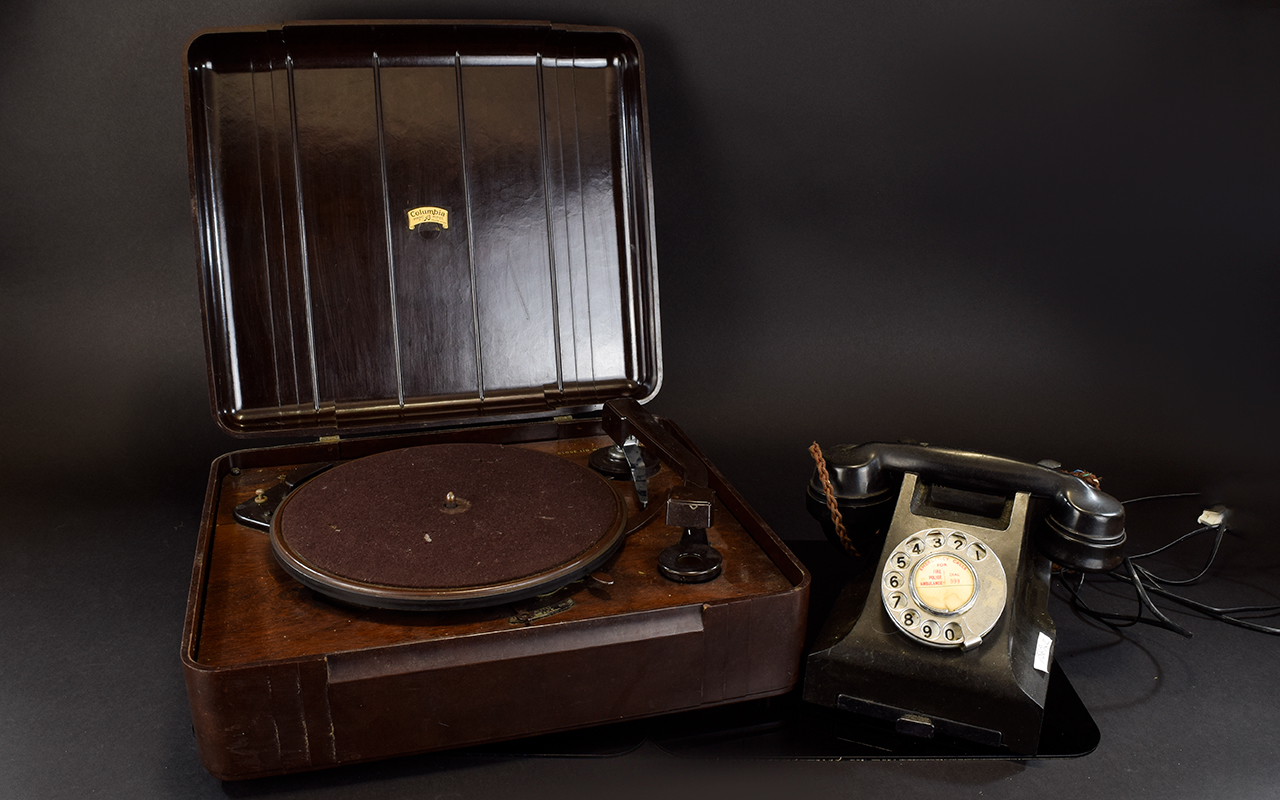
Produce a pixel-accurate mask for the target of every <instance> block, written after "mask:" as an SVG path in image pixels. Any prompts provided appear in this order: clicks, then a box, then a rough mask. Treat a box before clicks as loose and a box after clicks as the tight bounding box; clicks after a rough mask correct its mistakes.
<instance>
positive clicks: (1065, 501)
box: [809, 443, 1125, 572]
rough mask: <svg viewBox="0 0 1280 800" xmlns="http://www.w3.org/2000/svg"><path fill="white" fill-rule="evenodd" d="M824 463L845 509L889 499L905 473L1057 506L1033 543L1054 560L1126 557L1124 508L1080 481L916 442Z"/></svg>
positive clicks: (848, 450) (840, 454)
mask: <svg viewBox="0 0 1280 800" xmlns="http://www.w3.org/2000/svg"><path fill="white" fill-rule="evenodd" d="M826 460H827V468H828V472H829V474H830V478H831V485H832V489H833V491H834V493H835V497H836V501H837V503H839V504H840V506H841V507H847V506H853V507H856V506H863V505H867V504H870V503H875V502H878V501H880V500H882V499H884V498H885V497H886V496H890V493H891V492H892V490H893V489H894V488H895V486H896V485H897V483H898V481H899V480H900V477H901V473H904V472H911V473H914V474H916V475H919V476H920V478H921V479H923V480H925V481H933V482H939V483H945V484H946V485H950V486H956V487H958V488H966V489H975V490H983V489H986V490H992V489H995V490H1004V491H1021V492H1027V493H1029V494H1032V495H1034V496H1037V497H1044V498H1048V499H1049V500H1050V501H1051V503H1052V506H1051V509H1050V511H1049V512H1048V514H1047V517H1046V521H1045V525H1044V526H1043V529H1042V530H1039V531H1037V533H1036V535H1035V537H1034V538H1035V540H1036V545H1037V547H1039V549H1040V550H1041V551H1042V552H1043V553H1044V554H1045V555H1046V556H1048V557H1049V559H1050V560H1051V561H1053V562H1055V563H1058V564H1061V565H1063V566H1066V567H1070V568H1072V569H1078V570H1082V571H1086V572H1105V571H1108V570H1112V569H1115V568H1116V567H1118V566H1119V565H1120V563H1121V561H1122V560H1123V558H1124V557H1123V553H1122V550H1123V547H1124V541H1125V531H1124V506H1122V505H1121V504H1120V502H1119V501H1118V500H1116V499H1115V498H1114V497H1112V496H1111V495H1109V494H1106V493H1105V492H1102V491H1101V490H1099V489H1096V488H1094V487H1093V486H1090V485H1089V484H1088V483H1085V482H1084V481H1083V480H1082V479H1080V478H1079V477H1077V476H1075V475H1070V474H1067V473H1065V472H1059V471H1058V470H1054V469H1050V468H1048V467H1043V466H1040V465H1038V464H1028V463H1025V462H1022V461H1015V460H1013V459H1009V458H1002V457H1000V456H991V455H985V454H981V453H971V452H967V451H964V450H952V449H949V448H945V447H933V446H927V445H915V444H885V443H872V444H863V445H856V446H854V445H841V446H839V447H833V448H831V449H830V450H829V451H828V452H827V453H826ZM815 490H816V494H815ZM822 492H823V487H822V486H821V484H820V483H818V480H817V477H816V476H815V478H814V479H813V480H811V481H810V482H809V495H810V497H820V496H821V494H822Z"/></svg>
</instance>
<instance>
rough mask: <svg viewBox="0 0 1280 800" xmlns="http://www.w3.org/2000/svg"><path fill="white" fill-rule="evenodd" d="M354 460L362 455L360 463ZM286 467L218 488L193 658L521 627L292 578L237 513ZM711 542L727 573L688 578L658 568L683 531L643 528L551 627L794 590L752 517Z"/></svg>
mask: <svg viewBox="0 0 1280 800" xmlns="http://www.w3.org/2000/svg"><path fill="white" fill-rule="evenodd" d="M608 442H609V440H608V438H607V437H598V436H597V437H588V438H570V439H562V440H555V441H550V442H536V443H529V444H525V445H522V446H524V447H529V448H531V449H536V450H540V451H543V452H550V453H557V454H560V455H561V456H562V457H563V458H565V459H567V460H569V461H570V462H572V463H575V464H582V465H585V464H586V461H587V458H588V456H589V455H590V454H591V452H592V451H593V450H594V449H596V448H597V447H600V446H602V445H606V444H608ZM353 463H354V462H353ZM282 469H284V467H262V468H250V469H243V470H241V471H240V474H239V475H231V474H227V475H224V476H223V477H222V479H221V488H220V490H219V493H218V500H217V503H218V510H217V523H216V527H215V528H214V530H213V532H212V543H211V548H210V554H209V562H208V570H209V571H208V578H207V585H206V588H205V594H204V607H203V609H202V614H201V622H200V641H199V647H198V649H197V651H196V652H195V653H193V659H194V660H195V661H196V662H198V663H200V664H202V665H207V666H224V665H228V664H239V663H246V662H258V661H272V660H280V659H289V658H297V657H300V656H308V655H323V654H326V653H331V652H335V651H341V650H350V649H359V648H364V647H370V646H379V645H387V644H400V643H405V642H421V641H435V640H439V639H450V638H455V637H459V636H465V635H471V634H476V633H482V632H495V631H497V632H500V631H505V630H511V629H512V625H511V623H510V622H509V620H510V618H511V617H512V615H513V614H514V613H515V612H514V609H513V608H512V606H510V605H508V604H502V605H499V606H497V607H496V608H494V609H491V610H483V609H482V610H476V611H461V612H449V613H440V612H424V613H419V612H396V611H382V610H373V609H356V608H353V607H349V606H342V605H339V604H334V603H331V602H329V601H327V600H325V599H322V598H319V597H317V596H315V595H313V593H312V592H311V591H310V590H309V589H307V588H305V587H304V586H302V585H301V584H299V583H297V582H296V581H294V580H293V579H292V578H290V577H289V576H288V575H287V574H286V573H285V572H284V570H282V569H281V568H280V567H279V565H277V564H276V562H275V559H274V558H272V556H271V548H270V542H269V539H268V537H267V534H265V533H263V532H261V531H255V530H253V529H251V528H246V527H244V526H242V525H239V524H237V523H236V522H235V520H234V519H233V518H232V516H231V512H232V509H234V508H235V506H236V505H237V504H238V503H241V502H243V501H244V500H246V499H248V498H250V497H252V496H253V493H254V490H255V489H258V488H262V487H264V486H267V485H270V484H271V483H272V482H273V481H274V480H275V479H276V476H277V475H278V474H279V473H280V471H281V470H282ZM672 480H673V476H672V474H671V471H670V470H669V469H665V468H664V469H663V470H662V472H660V473H659V474H658V475H657V476H655V477H654V478H653V479H651V485H652V486H653V488H654V490H655V491H656V492H661V491H663V490H664V489H666V488H668V487H669V486H670V485H671V484H672ZM624 498H625V502H626V503H627V505H628V508H629V509H630V513H631V514H633V515H634V514H638V513H639V507H638V505H637V504H636V500H635V495H634V492H627V493H624ZM718 510H720V511H721V513H719V514H718V515H717V525H716V527H714V528H712V529H710V530H709V531H708V538H709V539H710V541H711V542H712V543H713V544H714V545H715V546H716V547H717V548H718V549H720V550H721V551H722V552H723V553H724V555H725V574H724V575H723V576H722V577H721V578H719V579H717V580H715V581H712V582H710V583H705V584H694V585H678V584H674V583H672V582H671V581H668V580H666V579H664V578H662V577H661V576H660V575H659V574H658V572H657V558H658V553H659V552H661V551H662V549H663V548H665V547H667V546H669V545H671V544H673V543H675V542H676V541H677V540H678V539H679V538H680V531H679V530H677V529H675V528H671V527H669V526H667V525H663V524H661V522H660V521H659V522H655V523H653V524H651V525H649V526H648V527H646V528H644V529H642V530H640V531H638V532H637V533H635V534H633V535H632V536H631V537H630V538H629V539H628V541H627V543H626V545H625V546H624V548H623V550H622V552H620V553H619V554H618V555H617V556H616V557H615V558H614V559H612V560H611V561H610V562H609V563H607V564H606V565H605V566H604V567H603V570H604V571H605V572H607V573H608V574H609V575H610V576H611V577H613V579H614V584H613V585H612V586H608V587H590V586H586V585H576V586H574V587H570V591H569V592H568V593H567V594H568V596H571V597H572V598H573V600H574V606H573V608H571V609H569V610H567V611H564V612H561V613H559V614H556V615H554V616H552V617H548V618H547V619H546V620H545V622H540V623H536V624H538V625H546V624H552V623H562V622H568V621H572V620H582V619H590V618H593V617H599V616H607V615H613V614H621V613H631V612H636V611H649V610H655V609H662V608H669V607H672V606H680V605H688V604H699V603H711V602H723V601H725V600H728V599H733V598H735V597H739V596H741V595H742V594H743V593H744V592H745V593H750V594H771V593H777V592H786V591H789V590H790V589H791V588H792V580H791V579H789V578H788V577H787V575H786V574H784V573H783V571H782V569H781V568H780V567H779V566H778V565H776V564H774V562H773V560H772V559H771V558H770V555H769V554H768V553H766V552H765V551H764V550H762V549H761V548H760V546H759V545H757V544H756V542H755V541H754V540H753V539H752V537H751V536H750V534H748V533H747V531H746V530H745V529H744V528H743V526H742V524H741V523H740V522H739V521H738V520H737V519H736V518H735V517H734V516H733V514H731V513H728V512H727V510H725V509H724V508H723V506H721V507H720V509H718Z"/></svg>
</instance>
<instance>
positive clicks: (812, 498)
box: [804, 444, 1125, 755]
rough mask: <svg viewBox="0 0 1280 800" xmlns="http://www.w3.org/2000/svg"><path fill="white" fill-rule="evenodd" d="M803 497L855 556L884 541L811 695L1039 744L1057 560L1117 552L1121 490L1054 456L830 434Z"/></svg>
mask: <svg viewBox="0 0 1280 800" xmlns="http://www.w3.org/2000/svg"><path fill="white" fill-rule="evenodd" d="M824 462H825V463H824ZM808 496H809V508H810V511H811V513H813V515H814V516H815V517H817V518H818V519H819V520H821V521H822V522H823V527H824V529H825V530H826V531H827V534H828V536H829V537H831V538H832V540H833V541H835V542H836V544H837V545H838V546H840V547H841V548H842V549H844V550H845V551H846V552H848V553H849V554H850V555H852V556H854V557H855V563H856V561H857V560H859V559H867V560H868V563H870V562H869V559H870V558H871V557H872V556H873V555H874V548H877V547H879V548H880V553H879V559H878V562H877V563H876V566H875V570H874V572H873V573H872V575H871V577H870V579H869V580H864V581H860V582H859V581H854V582H852V583H850V584H849V586H848V588H846V590H845V592H844V594H842V595H841V598H840V600H839V601H837V604H836V607H835V609H834V610H833V611H832V614H831V616H830V617H829V618H828V620H827V622H826V625H825V626H824V628H823V630H822V633H821V634H820V636H819V639H818V641H817V644H816V648H815V650H814V651H813V652H812V653H810V655H809V657H808V663H807V666H806V673H805V681H804V699H805V700H806V701H808V702H810V703H815V704H818V705H822V706H828V707H833V708H837V709H841V710H843V711H848V712H852V713H854V714H858V715H860V716H861V717H864V718H873V719H877V720H881V721H883V723H884V724H888V725H892V726H893V727H894V728H895V729H896V730H897V731H898V732H900V733H902V734H906V735H911V736H921V737H934V736H949V737H955V738H958V739H965V740H970V741H975V742H979V743H981V744H984V745H989V746H992V747H1002V748H1007V749H1008V750H1009V751H1011V752H1012V753H1015V754H1025V755H1031V754H1034V753H1035V752H1036V748H1037V746H1038V744H1039V740H1040V728H1041V722H1042V718H1043V713H1044V701H1045V693H1046V690H1047V688H1048V683H1049V667H1050V664H1051V659H1052V653H1053V644H1054V641H1055V636H1056V631H1055V628H1054V625H1053V620H1052V619H1051V618H1050V617H1049V613H1048V599H1049V579H1050V568H1051V567H1050V562H1051V561H1052V562H1054V563H1057V564H1061V565H1063V566H1066V567H1069V568H1071V569H1075V570H1083V571H1090V572H1094V571H1105V570H1110V569H1114V568H1115V567H1116V566H1118V565H1119V564H1120V562H1121V560H1122V555H1121V549H1122V547H1123V545H1124V540H1125V533H1124V508H1123V507H1122V506H1121V505H1120V503H1119V502H1118V501H1116V500H1115V499H1114V498H1112V497H1111V496H1110V495H1107V494H1104V493H1103V492H1101V491H1100V490H1098V489H1097V488H1095V487H1094V486H1092V485H1090V484H1089V483H1087V482H1086V481H1085V480H1084V479H1083V478H1082V477H1079V476H1078V475H1074V474H1068V473H1065V472H1061V471H1059V470H1057V469H1054V468H1051V467H1049V466H1043V465H1039V464H1028V463H1023V462H1020V461H1014V460H1011V459H1007V458H1000V457H997V456H990V455H982V454H979V453H970V452H965V451H960V450H950V449H946V448H941V447H932V446H926V445H914V444H864V445H859V446H851V445H843V446H839V447H834V448H832V449H830V450H829V451H827V452H826V453H825V459H824V460H820V461H819V467H818V469H817V470H816V471H815V474H814V477H813V479H812V480H811V481H810V482H809V490H808ZM832 505H834V506H835V507H836V509H837V510H838V511H839V512H840V515H839V516H840V519H841V520H842V521H843V525H841V524H840V523H838V522H836V521H835V520H833V517H832V515H831V506H832ZM845 525H847V531H846V530H845V528H844V526H845Z"/></svg>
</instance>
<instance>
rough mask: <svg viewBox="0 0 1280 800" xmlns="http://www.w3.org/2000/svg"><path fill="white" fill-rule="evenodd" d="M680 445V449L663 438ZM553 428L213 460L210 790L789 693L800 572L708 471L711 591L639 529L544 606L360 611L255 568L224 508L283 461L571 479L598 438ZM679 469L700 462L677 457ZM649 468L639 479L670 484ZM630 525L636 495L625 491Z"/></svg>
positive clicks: (803, 584) (251, 549)
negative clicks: (685, 575) (443, 452)
mask: <svg viewBox="0 0 1280 800" xmlns="http://www.w3.org/2000/svg"><path fill="white" fill-rule="evenodd" d="M668 428H669V430H670V431H671V433H672V434H673V435H674V436H676V437H677V438H678V439H679V441H681V442H682V444H683V446H685V447H689V448H692V444H691V443H689V442H688V441H687V440H686V439H684V438H683V436H682V435H681V434H680V433H679V431H678V429H675V428H674V427H673V426H669V425H668ZM609 441H610V440H609V438H608V437H607V436H604V435H603V433H602V431H601V430H600V427H599V422H598V421H590V420H586V421H569V422H562V423H540V424H533V425H520V426H501V427H490V428H478V429H473V430H455V431H446V432H438V433H424V434H415V435H408V436H398V437H384V438H380V439H362V440H354V441H349V442H348V441H345V440H344V441H339V442H335V443H320V444H315V445H296V446H287V447H281V448H270V449H263V450H248V451H241V452H238V453H232V454H230V455H228V456H225V457H223V458H222V459H219V460H218V461H217V462H216V463H215V464H214V468H213V471H212V474H211V476H210V484H209V494H208V498H207V503H206V509H205V518H204V522H203V524H202V531H201V537H200V543H199V545H198V550H197V554H196V564H195V570H194V576H193V581H192V587H191V596H190V599H189V603H188V611H187V620H186V627H185V631H184V637H183V665H184V669H185V673H186V679H187V688H188V695H189V698H190V702H191V711H192V718H193V721H194V725H195V731H196V737H197V741H198V742H199V747H200V752H201V756H202V758H203V759H204V762H205V766H206V767H207V768H208V769H209V770H210V771H211V772H212V773H213V774H215V775H217V776H218V777H222V778H228V779H232V778H247V777H252V776H258V775H267V774H275V773H282V772H292V771H297V770H305V769H315V768H318V767H323V766H328V765H332V764H341V763H349V762H353V761H364V760H369V759H374V758H384V757H387V756H391V755H397V754H404V753H412V752H422V751H428V750H439V749H444V748H450V747H461V746H465V745H469V744H479V743H485V742H493V741H499V740H502V739H511V738H517V737H522V736H527V735H531V734H536V733H547V732H552V731H558V730H567V729H572V728H578V727H583V726H587V725H595V724H600V723H604V722H614V721H619V720H625V719H634V718H639V717H646V716H652V715H654V714H661V713H666V712H670V711H678V710H684V709H694V708H703V707H709V706H715V705H720V704H723V703H728V702H735V701H740V700H746V699H750V698H754V697H767V696H771V695H776V694H781V693H784V692H786V691H788V690H790V689H791V688H792V687H793V686H794V685H795V682H796V680H797V678H798V670H799V656H800V649H801V646H802V644H803V638H804V629H805V617H806V611H807V606H808V593H809V576H808V573H807V572H806V571H805V570H804V568H803V567H802V566H801V565H800V564H799V562H798V561H797V560H796V559H795V557H794V556H792V555H791V553H790V552H789V551H787V549H786V548H785V547H784V546H783V545H782V543H781V542H780V541H779V540H778V539H777V537H776V536H775V535H774V534H773V532H772V531H770V530H769V529H768V528H767V527H765V526H764V524H763V523H762V522H761V521H760V520H759V518H758V517H756V516H755V514H754V513H753V512H752V511H751V510H750V508H749V507H747V506H746V504H745V503H744V502H743V501H742V499H741V497H739V496H738V495H737V493H736V492H735V491H734V490H733V489H732V488H731V487H729V486H728V484H726V483H725V482H724V479H723V477H722V476H720V474H719V473H718V472H716V471H715V470H714V469H711V468H710V465H706V466H707V468H708V470H709V472H708V477H709V484H710V487H711V489H712V490H713V491H715V493H716V498H717V514H716V524H715V526H714V527H713V528H711V529H710V530H708V532H707V533H708V538H709V539H710V541H711V542H712V543H713V544H714V545H715V546H716V547H717V548H718V549H719V550H720V551H721V553H723V554H724V564H725V567H724V571H723V573H722V574H721V575H720V576H719V577H718V578H716V579H715V580H713V581H710V582H708V583H702V584H677V583H673V582H671V581H669V580H666V579H664V578H662V577H660V576H659V574H658V572H657V569H656V565H657V557H658V553H659V552H661V551H662V549H663V548H665V547H668V546H669V545H670V544H672V543H673V542H674V541H676V540H677V539H678V538H679V531H678V530H677V529H674V528H671V527H669V526H667V525H664V524H662V523H660V522H654V523H651V524H650V525H648V526H647V527H645V528H642V529H641V530H639V531H638V532H636V533H634V534H632V536H631V537H630V538H628V540H627V541H626V542H625V543H624V545H623V547H622V549H621V551H619V553H618V554H617V555H616V556H615V557H614V558H613V559H612V560H611V561H609V562H608V563H607V564H606V565H605V567H604V568H603V570H602V571H603V572H605V573H607V574H608V575H609V576H610V578H611V579H612V583H611V584H609V585H601V584H599V583H594V582H591V581H589V580H584V581H581V582H579V583H575V584H571V585H570V586H568V587H565V588H564V589H562V590H561V591H559V592H556V593H555V594H553V595H551V596H549V597H543V598H533V599H531V600H528V601H521V602H518V603H515V604H503V605H500V606H495V607H493V608H487V609H478V610H470V611H457V612H451V613H445V612H401V611H385V610H370V609H359V608H355V607H351V606H344V605H339V604H335V603H332V602H330V601H327V600H323V599H320V598H318V597H317V596H316V595H314V594H313V593H312V592H311V591H310V590H309V589H307V588H305V587H303V586H302V585H301V584H299V583H297V582H295V581H294V580H292V579H291V578H290V577H289V576H288V575H287V574H285V572H284V571H283V570H282V569H281V568H280V567H279V566H278V565H277V563H276V562H275V560H274V559H273V558H272V554H271V551H270V546H269V542H268V537H267V535H266V534H265V533H262V532H259V531H255V530H251V529H249V528H245V527H243V526H241V525H238V524H237V523H236V522H235V521H234V519H233V517H232V509H233V508H234V507H235V505H236V504H238V503H240V502H243V501H244V500H245V499H247V498H249V497H252V496H253V494H254V492H255V490H256V489H260V488H263V487H265V486H267V485H269V484H271V483H272V482H274V481H276V480H278V479H279V476H280V475H281V474H283V473H285V472H287V471H288V470H289V469H291V468H292V467H293V466H296V465H298V464H305V463H313V462H320V461H327V460H333V459H337V460H344V459H348V458H360V457H363V456H368V455H371V454H375V453H380V452H387V451H391V450H395V449H397V448H400V447H405V446H414V445H421V444H436V443H449V442H483V443H498V442H506V443H509V444H511V445H512V446H517V447H524V448H529V449H533V450H538V451H542V452H545V453H554V454H556V455H557V456H558V457H560V458H563V459H565V460H567V461H569V462H570V463H573V464H575V465H585V464H586V462H587V459H588V457H589V456H590V453H591V452H592V451H594V450H595V449H596V448H597V447H600V446H602V445H605V444H607V443H608V442H609ZM694 455H695V457H696V458H698V459H700V463H701V464H705V461H701V459H702V457H701V455H699V454H697V453H696V450H695V451H694ZM674 480H675V478H674V474H673V473H672V471H671V470H670V469H669V468H667V467H664V468H663V470H662V471H661V472H660V473H659V474H658V475H656V476H654V478H653V479H652V486H653V488H654V489H655V490H656V491H657V492H662V491H664V490H665V489H667V488H669V487H670V486H672V484H673V483H674ZM622 494H623V497H624V501H625V502H626V503H627V505H628V507H629V510H630V511H631V512H632V514H633V515H634V514H637V513H638V511H639V509H638V506H637V503H636V500H635V496H634V492H631V491H623V493H622Z"/></svg>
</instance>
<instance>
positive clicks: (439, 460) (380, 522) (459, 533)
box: [275, 444, 625, 589]
mask: <svg viewBox="0 0 1280 800" xmlns="http://www.w3.org/2000/svg"><path fill="white" fill-rule="evenodd" d="M450 492H452V493H453V494H454V495H455V498H456V500H455V503H454V505H453V506H452V507H450V506H449V505H448V502H447V496H448V494H449V493H450ZM624 520H625V517H624V516H623V515H622V506H621V501H620V499H619V497H618V495H617V494H616V493H615V492H614V490H613V489H612V487H610V486H609V484H608V482H607V481H606V480H605V479H604V478H602V477H600V476H599V475H597V474H595V473H594V472H592V471H591V470H589V469H587V468H586V467H582V466H579V465H577V464H574V463H572V462H570V461H566V460H564V459H562V458H559V457H557V456H554V455H551V454H549V453H543V452H538V451H535V450H526V449H523V448H519V447H504V446H502V445H496V444H437V445H428V446H425V447H410V448H405V449H402V450H392V451H390V452H386V453H379V454H377V455H371V456H366V457H364V458H361V459H358V460H356V461H351V462H348V463H346V464H341V465H339V466H337V467H334V468H333V469H331V470H329V471H328V472H325V473H322V474H321V475H319V476H317V477H315V478H313V479H312V480H310V481H308V482H307V483H305V484H303V485H302V486H301V487H299V488H298V489H297V490H296V491H295V492H294V493H293V494H292V495H291V496H290V497H289V498H288V500H287V501H286V502H285V504H284V505H283V506H282V507H281V509H280V512H279V519H277V520H276V528H275V533H276V535H277V536H278V537H279V538H280V539H281V541H282V542H283V543H284V545H285V546H286V547H287V548H289V549H290V550H292V551H293V554H294V555H295V556H296V557H297V558H299V559H300V560H302V561H303V562H305V563H307V564H309V565H310V566H311V567H313V568H315V569H318V570H320V571H322V572H327V573H330V574H332V575H336V576H339V577H341V578H345V579H348V580H353V581H359V582H363V583H369V584H378V585H382V586H393V587H405V588H414V589H417V588H423V589H455V588H461V587H470V586H482V585H492V584H501V583H506V582H509V581H513V580H518V579H521V578H525V577H527V576H530V575H538V574H541V573H543V572H546V571H547V570H550V569H555V568H557V567H559V566H561V565H564V564H568V563H570V562H573V561H574V560H575V559H578V558H579V557H580V556H582V555H583V554H586V553H590V552H593V551H595V550H597V549H598V547H597V545H598V544H599V543H600V542H601V541H602V540H603V539H606V538H609V537H614V536H616V535H617V534H618V531H619V530H620V529H621V526H622V525H623V523H624Z"/></svg>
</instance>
